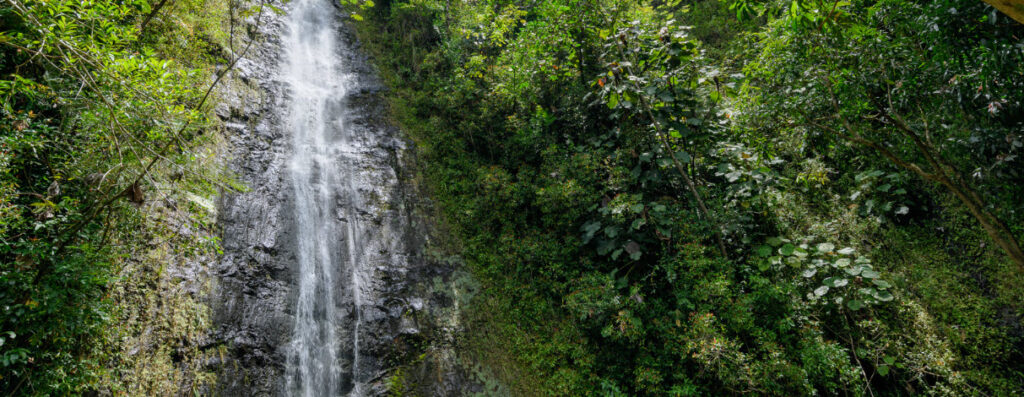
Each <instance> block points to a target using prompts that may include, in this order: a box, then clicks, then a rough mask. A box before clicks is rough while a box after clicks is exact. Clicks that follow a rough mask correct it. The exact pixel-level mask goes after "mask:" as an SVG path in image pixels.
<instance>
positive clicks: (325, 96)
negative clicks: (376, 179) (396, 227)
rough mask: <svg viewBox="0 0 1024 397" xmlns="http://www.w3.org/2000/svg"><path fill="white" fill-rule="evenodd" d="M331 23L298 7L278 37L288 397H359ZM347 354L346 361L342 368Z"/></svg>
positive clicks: (341, 117) (342, 89) (354, 265)
mask: <svg viewBox="0 0 1024 397" xmlns="http://www.w3.org/2000/svg"><path fill="white" fill-rule="evenodd" d="M335 15H336V10H335V9H334V8H333V7H332V5H331V3H330V1H329V0H295V1H294V3H293V4H292V5H291V14H290V16H289V20H288V26H289V32H288V34H287V35H285V36H284V37H283V47H284V50H285V63H284V65H282V72H281V73H282V76H283V78H284V81H285V82H286V83H287V84H288V85H289V90H290V97H289V98H288V100H287V113H286V122H287V124H286V127H287V128H288V130H289V131H288V132H289V133H290V134H291V136H292V144H293V154H292V159H291V163H290V166H289V171H290V172H289V176H290V179H291V183H292V188H293V189H294V192H295V197H294V199H295V212H294V216H295V224H296V238H297V243H298V245H297V250H296V257H297V261H298V271H299V277H298V286H297V287H298V291H299V292H298V303H297V307H296V312H295V327H294V330H293V337H292V341H291V343H290V344H289V346H288V353H287V356H288V361H287V363H286V369H285V377H286V386H285V393H286V394H287V395H289V396H303V397H314V396H332V397H333V396H338V395H341V394H343V393H348V395H350V396H361V395H362V386H363V382H365V380H364V379H363V378H364V376H363V374H362V372H363V371H361V370H360V346H359V332H360V326H361V322H362V316H361V313H360V308H361V305H362V301H361V296H360V295H361V288H362V283H361V280H360V277H361V275H360V274H361V273H360V271H359V265H360V260H361V256H362V254H361V252H360V250H361V249H362V247H361V244H360V242H359V238H360V236H361V235H362V232H363V230H362V228H361V226H360V224H359V214H358V213H357V211H356V208H357V206H358V205H359V204H360V203H359V197H358V194H357V191H356V190H355V189H354V187H353V183H352V179H353V174H354V173H356V172H358V170H357V169H355V168H356V166H355V164H356V163H357V161H354V158H353V156H358V153H359V149H360V148H359V147H358V146H359V144H358V142H357V140H354V139H351V138H352V137H350V136H349V135H350V134H351V128H349V126H347V125H346V120H345V110H346V108H345V106H346V104H345V96H346V94H347V92H348V90H349V89H350V88H351V85H352V84H353V83H352V78H351V77H350V75H349V74H347V73H345V71H344V70H343V66H344V65H343V64H342V60H341V58H340V57H339V53H338V51H339V47H338V44H339V41H338V38H337V28H338V26H337V19H336V16H335ZM343 241H344V242H345V243H347V244H344V243H343ZM346 281H347V282H346ZM346 308H350V310H352V311H353V313H352V315H351V316H346V315H345V312H346ZM345 337H347V338H348V339H349V340H350V341H351V345H350V346H348V345H347V344H345V343H343V340H342V339H344V338H345ZM348 348H350V349H351V350H349V349H348ZM349 352H351V356H350V358H351V359H350V360H345V359H343V357H342V356H343V355H347V354H348V353H349Z"/></svg>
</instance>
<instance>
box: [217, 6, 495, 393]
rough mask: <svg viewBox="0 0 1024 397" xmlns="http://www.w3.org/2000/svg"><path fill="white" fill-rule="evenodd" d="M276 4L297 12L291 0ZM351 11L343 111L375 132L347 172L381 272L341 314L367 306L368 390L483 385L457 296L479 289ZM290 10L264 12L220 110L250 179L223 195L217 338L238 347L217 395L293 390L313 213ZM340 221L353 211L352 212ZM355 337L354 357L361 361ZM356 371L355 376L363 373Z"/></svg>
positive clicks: (373, 265) (251, 25) (367, 261)
mask: <svg viewBox="0 0 1024 397" xmlns="http://www.w3.org/2000/svg"><path fill="white" fill-rule="evenodd" d="M324 1H325V2H329V1H330V0H324ZM274 5H275V6H276V7H279V8H281V9H282V10H284V11H285V12H287V11H289V7H290V5H289V4H280V3H278V4H274ZM337 11H338V12H337V15H336V16H334V17H333V18H334V19H335V20H336V22H335V25H336V26H337V29H338V35H337V37H338V39H339V41H340V43H339V45H338V47H339V56H340V57H342V59H343V64H344V65H345V66H344V67H345V69H346V70H345V72H346V73H348V74H350V76H351V78H352V80H353V85H352V87H353V88H351V89H349V90H348V93H347V94H346V95H345V98H344V102H345V106H344V107H343V108H339V109H338V111H344V112H346V114H345V120H346V123H347V124H348V125H349V128H351V129H353V131H354V134H355V135H356V136H358V137H361V138H360V139H363V140H364V141H365V142H364V143H366V145H364V146H363V153H362V155H361V156H360V157H359V160H358V161H354V162H351V166H350V167H351V168H352V169H348V170H341V169H340V170H338V172H347V173H348V174H346V175H347V177H358V178H361V179H363V181H362V182H363V183H359V184H357V186H358V191H357V192H352V194H354V195H358V196H359V197H360V198H361V199H360V200H359V201H360V203H361V205H360V207H359V208H358V211H357V215H356V216H357V217H358V218H359V222H360V223H361V224H362V225H364V229H365V232H364V234H365V236H361V237H360V241H363V242H365V244H364V245H365V247H360V248H361V249H362V250H364V251H365V252H368V253H369V255H365V256H364V260H363V261H361V262H362V263H360V264H359V265H358V266H359V269H360V270H359V271H361V272H363V277H364V278H365V279H366V280H368V282H367V283H365V284H364V286H363V288H362V291H361V296H362V304H361V305H359V307H353V306H352V305H351V304H349V303H346V302H339V308H340V311H341V313H342V315H341V317H340V321H351V320H352V318H354V311H355V310H359V311H360V313H361V314H362V325H361V326H360V327H359V329H358V331H357V332H359V338H360V340H361V342H360V343H361V345H362V349H361V351H362V355H363V356H365V357H368V359H367V361H368V362H369V364H368V365H367V367H368V369H366V370H364V371H368V372H369V374H367V375H366V376H365V377H366V378H367V379H366V387H365V388H364V389H363V390H362V391H363V393H364V394H366V395H384V394H386V393H388V392H389V391H390V392H396V389H401V390H402V391H409V392H413V393H414V394H418V395H464V394H469V393H472V392H474V391H478V389H479V387H478V386H476V383H475V382H473V381H471V380H470V378H471V376H470V375H468V374H467V371H465V370H463V369H462V368H463V366H461V365H459V364H457V361H458V360H456V359H455V357H456V354H455V351H454V347H455V346H456V344H457V339H458V334H459V332H460V329H459V328H460V325H459V321H458V314H459V313H458V304H457V302H458V300H459V299H465V295H467V294H466V291H463V290H465V289H466V288H464V287H461V285H465V284H466V283H465V282H464V279H465V278H466V276H465V275H464V274H463V273H462V272H460V271H458V269H457V267H458V266H457V265H453V264H452V263H450V262H444V261H439V260H432V259H430V258H431V255H429V252H430V245H431V236H432V233H433V227H432V219H431V214H433V210H432V208H431V206H430V203H429V200H428V199H427V197H426V195H425V194H423V192H422V190H421V189H420V188H419V185H418V184H417V183H416V167H417V164H416V161H415V153H414V151H413V150H411V149H410V148H409V146H410V145H409V144H408V142H407V141H406V140H405V139H404V137H403V136H402V134H401V131H399V130H398V129H396V128H394V127H393V126H391V125H389V124H388V123H387V117H386V114H387V107H386V103H385V102H384V100H383V99H382V96H381V93H382V90H384V87H383V86H382V85H381V84H380V82H379V81H378V79H377V78H376V77H375V73H374V71H373V69H372V67H371V66H370V62H369V60H368V59H367V58H366V57H365V56H363V55H361V54H360V53H359V48H360V44H359V42H358V40H357V39H356V38H355V36H354V34H353V32H352V30H351V27H350V26H348V25H346V24H347V23H351V22H350V21H346V20H345V18H343V17H342V15H346V14H344V13H343V12H342V11H341V10H337ZM285 17H286V15H284V14H278V13H269V12H268V13H264V14H262V18H263V19H262V21H260V23H257V21H256V20H255V17H252V18H250V20H249V21H247V26H248V30H249V34H250V37H251V38H253V39H256V40H258V43H257V44H255V45H254V46H253V47H252V48H250V50H249V52H247V53H246V55H245V57H244V58H243V59H241V60H240V61H239V62H238V64H237V65H236V67H235V70H234V71H233V72H232V75H233V76H232V79H231V80H230V81H229V82H228V84H226V85H225V86H224V88H223V90H222V92H221V97H222V102H221V104H220V105H219V106H218V108H217V109H216V112H217V115H218V116H219V117H220V118H221V119H222V120H223V122H224V126H225V131H226V136H227V141H228V142H227V148H228V149H227V151H228V153H229V158H228V159H227V160H226V161H227V162H228V164H229V167H230V168H231V169H232V170H233V171H234V172H235V173H236V175H237V178H238V180H239V181H240V182H241V183H242V184H244V185H245V186H247V187H248V189H247V190H244V191H241V192H225V194H224V195H223V196H222V197H221V200H220V202H219V205H218V208H219V212H218V214H219V215H218V224H219V226H220V229H221V245H222V248H223V255H222V257H221V258H219V259H218V260H217V261H216V264H215V265H214V266H213V268H214V271H213V273H214V275H213V278H214V279H215V287H214V288H213V292H212V294H211V296H210V306H211V307H212V309H213V323H214V327H213V331H212V335H211V339H212V341H213V343H214V344H219V345H220V346H222V347H223V349H222V350H223V351H224V352H225V353H224V354H222V355H219V356H218V357H215V358H214V359H212V360H211V361H210V362H209V367H210V369H211V370H212V371H213V372H215V373H217V383H216V386H215V387H214V388H213V390H210V394H214V395H225V396H236V395H237V396H278V395H288V394H289V393H288V392H287V391H286V390H285V389H284V387H285V386H284V385H285V379H284V372H285V365H286V361H287V355H288V350H287V349H288V348H289V342H290V341H291V340H292V332H293V324H294V322H295V312H296V301H297V297H298V291H297V279H298V276H299V274H298V268H297V262H298V261H297V252H296V250H297V243H298V242H297V241H296V239H297V237H296V236H297V231H298V229H299V228H302V227H303V226H304V225H299V224H296V220H295V219H296V217H295V216H294V215H293V214H294V208H295V205H296V203H295V198H294V197H295V192H294V191H293V187H292V186H291V185H290V184H289V183H288V182H287V175H288V166H289V164H288V160H289V158H291V156H292V155H293V153H292V151H293V150H294V148H293V147H292V140H291V136H290V133H289V132H288V129H287V128H286V125H285V124H286V118H287V114H285V113H286V109H287V107H286V106H285V104H286V102H287V100H288V99H289V96H290V95H294V93H293V92H292V90H290V89H289V87H288V84H287V83H286V82H285V81H284V79H283V78H282V72H281V67H282V64H283V63H284V60H283V59H282V57H283V55H282V54H283V53H284V51H283V50H282V35H283V34H285V33H286V32H287V30H288V29H289V28H290V27H289V26H287V23H286V21H287V18H285ZM337 221H338V222H347V220H346V219H343V217H342V216H340V215H339V217H338V219H337ZM344 245H345V243H344V242H343V241H341V240H340V239H339V241H338V248H337V249H338V255H342V256H344V255H345V252H344V248H343V246H344ZM457 284H458V285H460V286H457ZM346 288H347V287H346V286H344V285H338V286H337V287H336V289H337V290H338V293H339V294H341V295H346V294H348V295H351V293H352V291H346V290H345V289H346ZM460 289H461V290H460ZM460 293H461V295H462V298H459V295H460ZM346 340H351V335H347V338H346ZM346 343H350V342H344V341H343V343H342V345H343V346H342V349H341V350H342V352H345V353H344V354H342V355H341V357H340V361H341V362H342V364H343V365H348V364H350V362H351V360H352V358H351V352H352V350H353V349H352V346H350V344H346ZM346 363H348V364H346ZM398 368H401V370H398ZM343 381H344V382H345V383H346V385H350V384H351V382H352V379H351V378H350V377H349V378H348V379H344V380H343ZM342 388H343V389H344V388H345V386H342Z"/></svg>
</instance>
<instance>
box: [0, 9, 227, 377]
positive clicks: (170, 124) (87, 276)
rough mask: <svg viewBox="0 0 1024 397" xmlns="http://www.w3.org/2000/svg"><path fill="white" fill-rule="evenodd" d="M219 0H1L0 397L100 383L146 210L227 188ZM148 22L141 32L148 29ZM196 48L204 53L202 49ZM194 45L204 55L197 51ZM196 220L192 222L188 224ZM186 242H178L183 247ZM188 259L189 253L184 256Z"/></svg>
mask: <svg viewBox="0 0 1024 397" xmlns="http://www.w3.org/2000/svg"><path fill="white" fill-rule="evenodd" d="M212 11H222V12H226V11H227V5H226V4H224V3H220V2H216V1H201V0H188V1H179V2H176V4H175V7H173V9H171V8H168V9H163V10H161V9H157V8H153V7H151V3H150V2H148V1H144V0H134V1H90V2H81V1H46V2H38V1H29V2H20V1H10V2H7V3H5V6H4V7H2V8H0V20H2V21H3V22H2V25H3V26H4V30H3V32H2V33H0V131H2V132H0V147H2V154H0V233H2V234H0V239H2V241H0V284H2V285H3V286H4V287H3V288H2V289H0V305H2V307H3V309H2V310H3V314H2V316H0V318H2V319H0V331H2V332H4V333H5V334H6V335H7V336H9V337H10V338H9V339H7V340H6V341H5V343H3V344H2V345H0V356H2V357H3V359H2V361H0V365H2V366H3V371H2V375H0V390H3V391H4V393H5V394H12V395H23V394H24V395H79V394H83V393H88V392H91V391H96V390H97V389H98V388H100V387H103V386H101V384H102V383H103V381H102V378H103V377H104V376H105V373H106V370H107V367H108V366H109V364H110V362H109V361H108V360H109V358H110V355H111V353H113V352H112V351H111V349H105V348H104V346H105V345H104V344H103V343H102V341H103V340H104V338H106V337H107V336H108V334H109V333H110V332H112V330H111V328H110V324H111V323H112V321H113V320H114V319H115V318H117V316H116V314H115V313H116V312H117V308H116V307H114V304H115V303H119V301H117V300H114V299H112V298H111V296H110V290H111V288H112V287H114V286H116V285H117V284H116V282H117V279H116V278H114V276H115V275H117V274H118V273H119V269H120V268H121V267H122V266H123V263H124V261H125V260H126V259H127V258H128V257H129V256H131V255H132V254H133V253H135V252H136V251H135V250H134V247H136V246H139V245H143V244H144V242H145V241H146V239H147V238H149V237H151V236H148V235H146V234H145V233H142V232H141V231H142V230H144V227H143V225H149V226H152V223H149V222H148V221H147V220H146V219H145V214H146V212H147V211H149V210H151V209H152V207H150V206H149V205H148V203H150V202H153V201H156V200H164V199H167V198H168V197H169V196H170V195H172V194H173V193H168V192H171V191H174V190H176V188H177V189H181V190H184V191H190V192H195V193H197V194H206V193H207V192H209V191H211V188H212V187H214V186H215V185H216V184H217V183H218V181H223V180H225V179H224V177H223V176H222V175H220V174H218V172H219V171H218V169H217V168H216V167H209V166H208V164H201V163H202V161H201V160H200V159H202V158H204V157H205V156H206V154H205V152H203V151H201V150H199V149H198V148H200V147H202V145H204V144H205V143H207V142H209V141H208V140H207V139H208V137H209V136H210V134H206V132H207V129H208V128H210V124H209V123H208V121H207V118H206V112H207V109H208V108H207V107H206V105H208V104H207V103H206V100H207V99H208V97H209V95H210V92H209V91H208V86H209V84H208V81H209V74H208V72H209V70H210V69H212V64H213V63H214V62H217V61H220V60H221V59H219V58H218V56H217V55H216V54H215V53H211V51H212V50H213V49H214V48H216V49H217V50H218V51H219V48H218V47H216V46H215V45H208V44H209V43H208V41H210V40H223V41H224V42H227V41H229V40H230V38H227V37H225V35H223V34H222V32H221V26H220V22H221V21H220V20H218V19H217V18H218V16H220V15H223V13H218V12H212ZM143 27H144V29H143ZM198 43H202V44H198ZM192 50H205V52H192ZM193 221H195V222H197V223H201V222H200V221H196V220H188V221H187V222H186V223H191V222H193ZM184 247H187V244H182V245H181V248H184ZM183 254H187V253H185V252H183Z"/></svg>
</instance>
